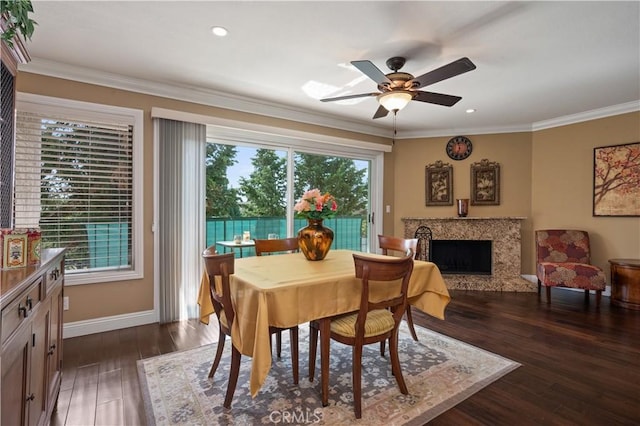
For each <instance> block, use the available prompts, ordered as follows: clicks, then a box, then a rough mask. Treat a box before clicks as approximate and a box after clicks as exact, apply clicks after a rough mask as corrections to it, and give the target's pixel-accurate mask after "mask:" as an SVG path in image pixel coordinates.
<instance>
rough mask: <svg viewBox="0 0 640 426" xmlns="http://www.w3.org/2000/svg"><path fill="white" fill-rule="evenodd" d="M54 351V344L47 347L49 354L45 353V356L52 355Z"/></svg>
mask: <svg viewBox="0 0 640 426" xmlns="http://www.w3.org/2000/svg"><path fill="white" fill-rule="evenodd" d="M55 351H56V345H55V343H54V344H53V345H51V346H49V352H47V355H53V354H54V353H55Z"/></svg>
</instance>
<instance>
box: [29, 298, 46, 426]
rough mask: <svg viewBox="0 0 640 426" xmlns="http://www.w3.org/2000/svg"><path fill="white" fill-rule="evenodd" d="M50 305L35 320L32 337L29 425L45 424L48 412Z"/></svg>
mask: <svg viewBox="0 0 640 426" xmlns="http://www.w3.org/2000/svg"><path fill="white" fill-rule="evenodd" d="M49 314H50V310H49V305H48V304H41V305H40V309H39V310H38V312H37V313H36V314H35V316H34V318H33V325H32V327H33V328H32V336H31V372H30V380H29V382H30V388H29V423H28V424H29V425H38V424H42V423H43V422H44V417H45V415H46V412H47V390H48V386H47V385H46V383H45V380H46V379H47V375H46V372H47V371H46V368H47V359H48V358H49V357H48V354H47V352H48V350H49V346H48V342H49Z"/></svg>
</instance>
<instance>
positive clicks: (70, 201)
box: [14, 94, 143, 284]
mask: <svg viewBox="0 0 640 426" xmlns="http://www.w3.org/2000/svg"><path fill="white" fill-rule="evenodd" d="M17 100H18V102H17V120H16V150H15V189H14V226H15V227H16V228H29V227H39V228H40V230H41V232H42V247H43V248H48V247H64V248H66V249H67V251H66V256H65V272H66V274H67V282H68V283H69V284H84V283H95V282H106V281H117V280H126V279H134V278H141V277H142V256H141V246H142V241H141V237H142V233H141V225H142V221H141V218H142V205H141V202H142V197H141V177H142V167H143V166H142V161H141V158H142V156H141V152H142V151H141V150H142V111H139V110H132V109H126V108H118V107H108V106H104V105H97V104H89V103H84V102H75V101H69V100H62V99H55V98H47V97H42V96H32V95H24V94H18V97H17Z"/></svg>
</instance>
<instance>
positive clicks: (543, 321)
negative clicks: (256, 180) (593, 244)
mask: <svg viewBox="0 0 640 426" xmlns="http://www.w3.org/2000/svg"><path fill="white" fill-rule="evenodd" d="M451 295H452V301H451V303H450V304H449V306H448V308H447V311H446V315H447V318H446V320H445V321H441V320H437V319H434V318H432V317H429V316H426V315H423V314H421V313H420V312H418V311H416V310H414V321H415V322H416V324H419V325H422V326H426V327H428V328H430V329H432V330H435V331H437V332H440V333H442V334H446V335H448V336H451V337H454V338H456V339H458V340H462V341H464V342H467V343H470V344H473V345H475V346H478V347H480V348H483V349H486V350H489V351H491V352H494V353H497V354H500V355H502V356H505V357H507V358H510V359H512V360H514V361H517V362H519V363H521V364H522V366H521V367H520V368H517V369H516V370H515V371H513V372H511V373H509V374H507V375H506V376H504V377H502V378H501V379H499V380H498V381H497V382H494V383H492V384H491V385H489V386H488V387H486V388H484V389H482V390H481V391H479V392H478V393H476V394H475V395H473V396H471V397H470V398H468V399H466V400H465V401H463V402H461V403H460V404H458V405H457V406H456V407H454V408H453V409H451V410H449V411H447V412H445V413H443V414H442V415H440V416H439V417H437V418H436V419H435V420H433V421H432V422H431V423H430V424H433V425H447V426H449V425H571V424H573V425H637V424H640V311H632V310H625V309H621V308H615V307H612V306H610V304H609V298H607V297H603V299H602V306H601V307H600V309H599V310H596V308H595V297H594V296H593V295H592V296H591V303H590V304H589V305H588V306H586V305H584V303H583V301H584V297H583V294H582V293H578V292H571V291H563V290H555V291H553V290H552V302H551V305H547V304H546V302H545V301H544V295H543V300H542V301H539V300H538V296H537V294H534V293H494V292H464V291H452V292H451ZM216 339H217V331H216V327H215V325H211V326H204V325H202V324H199V323H198V322H197V321H184V322H180V323H172V324H165V325H158V324H154V325H145V326H140V327H133V328H128V329H124V330H117V331H111V332H106V333H100V334H94V335H89V336H82V337H75V338H71V339H65V340H64V372H63V381H62V390H61V393H60V398H59V401H58V410H57V412H56V413H54V417H53V419H52V424H53V425H93V424H96V425H122V424H127V425H142V424H144V423H145V417H144V409H143V403H142V398H141V394H140V386H139V384H138V377H137V370H136V360H138V359H141V358H147V357H151V356H155V355H159V354H163V353H168V352H172V351H177V350H184V349H189V348H193V347H197V346H200V345H203V344H207V343H211V342H214V341H215V340H216ZM225 349H227V348H225ZM301 368H302V371H301V374H302V375H304V374H305V373H304V371H305V367H304V365H303V364H301ZM257 397H258V398H259V397H260V395H258V396H257Z"/></svg>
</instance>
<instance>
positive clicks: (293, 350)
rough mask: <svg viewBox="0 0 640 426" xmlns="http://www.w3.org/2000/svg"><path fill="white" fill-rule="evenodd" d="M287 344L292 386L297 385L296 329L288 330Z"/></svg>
mask: <svg viewBox="0 0 640 426" xmlns="http://www.w3.org/2000/svg"><path fill="white" fill-rule="evenodd" d="M289 344H290V345H291V365H292V367H293V384H294V385H297V384H298V327H297V326H296V327H293V328H290V329H289Z"/></svg>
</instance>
